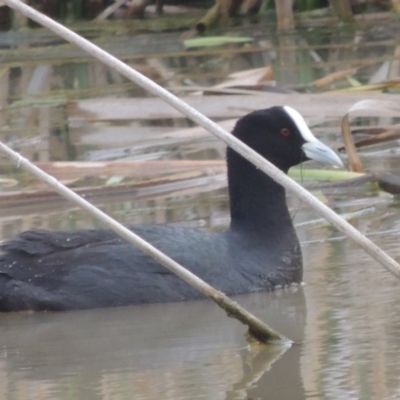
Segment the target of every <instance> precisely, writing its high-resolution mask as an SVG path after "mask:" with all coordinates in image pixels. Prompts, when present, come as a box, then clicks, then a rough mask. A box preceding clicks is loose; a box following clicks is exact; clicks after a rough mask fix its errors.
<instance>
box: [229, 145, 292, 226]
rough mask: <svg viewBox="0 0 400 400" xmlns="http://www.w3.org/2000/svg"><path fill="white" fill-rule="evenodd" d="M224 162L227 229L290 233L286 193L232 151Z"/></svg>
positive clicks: (290, 224) (290, 222)
mask: <svg viewBox="0 0 400 400" xmlns="http://www.w3.org/2000/svg"><path fill="white" fill-rule="evenodd" d="M227 162H228V183H229V197H230V213H231V226H230V228H231V229H235V228H239V229H243V228H245V227H247V228H250V229H257V230H260V229H263V230H265V229H266V230H271V233H273V230H275V229H278V230H281V229H282V228H283V229H286V228H289V229H293V224H292V220H291V216H290V214H289V210H288V208H287V204H286V193H285V189H284V188H283V187H282V186H281V185H280V184H278V183H277V182H275V181H274V180H273V179H272V178H270V177H269V176H268V175H266V174H265V173H264V172H262V171H260V170H258V169H257V168H256V167H255V166H254V165H253V164H251V163H250V162H249V161H247V160H245V159H244V158H243V157H242V156H239V155H238V154H237V153H234V152H233V151H230V150H228V153H227ZM282 169H283V170H284V172H287V171H286V170H285V169H284V168H282Z"/></svg>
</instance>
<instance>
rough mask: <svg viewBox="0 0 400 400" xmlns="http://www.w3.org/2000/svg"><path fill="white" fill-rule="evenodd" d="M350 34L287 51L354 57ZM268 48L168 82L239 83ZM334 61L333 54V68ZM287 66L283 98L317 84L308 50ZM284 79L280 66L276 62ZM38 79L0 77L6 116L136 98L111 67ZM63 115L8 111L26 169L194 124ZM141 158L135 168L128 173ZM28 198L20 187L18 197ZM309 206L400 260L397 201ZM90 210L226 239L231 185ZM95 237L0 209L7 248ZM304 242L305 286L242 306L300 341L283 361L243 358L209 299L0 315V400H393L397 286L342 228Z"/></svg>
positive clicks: (334, 136) (333, 134)
mask: <svg viewBox="0 0 400 400" xmlns="http://www.w3.org/2000/svg"><path fill="white" fill-rule="evenodd" d="M254 29H255V32H254V37H256V38H257V40H260V36H261V34H260V33H259V32H258V31H257V28H254ZM375 32H376V29H375V31H374V29H373V28H371V29H369V30H368V29H367V30H366V31H365V32H364V35H365V36H366V37H368V38H369V40H370V41H369V44H370V47H369V49H371V48H372V46H371V43H373V40H374V34H375ZM246 33H247V34H249V33H248V32H246ZM379 33H380V36H379V35H378V37H377V38H376V40H378V39H379V40H383V39H387V35H388V34H387V32H386V30H385V28H382V29H381V30H380V31H379ZM358 34H359V33H357V35H358ZM354 35H355V34H352V33H349V32H347V33H343V34H342V35H339V34H332V35H328V34H327V33H326V32H325V31H322V33H321V34H320V35H319V36H318V39H317V36H313V35H311V34H310V32H308V33H307V32H306V33H303V35H302V36H301V35H299V38H298V41H297V42H296V41H295V42H294V43H295V44H296V43H297V44H298V42H301V40H303V42H301V43H303V45H304V40H308V41H309V42H311V43H314V44H316V45H317V44H319V45H321V46H322V45H323V44H324V45H326V44H327V43H338V44H340V45H343V46H347V45H349V44H351V43H353V41H352V40H353V39H354ZM371 37H372V39H371ZM0 39H1V38H0ZM335 41H336V42H335ZM371 41H372V42H371ZM382 46H383V45H381V47H379V46H378V47H377V50H376V53H374V54H372V50H368V51H369V52H370V53H369V52H368V51H366V52H364V53H363V54H364V55H365V57H371V56H372V55H373V56H375V57H378V56H381V55H382V54H383V53H384V52H385V51H386V52H387V54H388V52H389V50H390V49H392V50H393V48H392V47H391V46H392V43H391V42H390V43H389V44H388V45H387V46H386V47H382ZM264 48H265V47H264ZM343 48H344V49H345V50H338V49H340V47H338V49H329V48H326V47H325V48H323V50H320V54H321V56H322V57H323V58H324V60H325V61H327V60H329V62H330V63H331V64H329V65H330V66H332V65H335V68H344V67H343V65H341V64H340V63H339V62H338V63H337V64H335V63H334V60H335V59H336V58H335V57H336V56H337V52H342V54H340V57H341V58H340V59H342V60H344V61H343V63H344V64H345V63H347V62H350V61H351V56H352V57H357V54H355V52H354V51H353V50H354V49H353V48H352V47H348V46H347V47H343ZM267 49H269V50H265V51H260V52H259V53H251V54H238V55H237V54H236V55H235V56H232V57H227V58H226V59H225V60H223V61H224V62H222V64H221V61H220V59H218V57H217V56H216V55H215V54H214V55H213V56H203V58H202V59H201V60H200V61H202V62H203V64H201V63H196V64H194V63H193V59H195V57H193V59H190V57H188V59H187V60H185V62H184V61H182V59H181V64H179V65H180V66H179V67H177V66H176V65H175V66H174V63H173V62H172V61H173V60H174V59H173V58H171V60H172V61H171V60H167V61H168V62H169V64H168V62H167V61H165V63H166V65H168V67H169V68H171V69H172V70H174V68H175V70H177V71H180V72H181V73H185V74H189V71H190V69H189V67H190V66H191V65H192V66H193V71H191V74H192V76H191V78H193V75H194V74H195V73H196V72H199V71H198V70H201V72H202V73H206V72H208V74H209V75H207V77H205V76H206V75H204V76H202V77H201V79H200V78H199V79H200V80H202V82H203V83H204V82H206V81H208V82H210V81H212V82H214V81H215V80H217V78H216V76H218V74H216V71H218V73H219V74H220V75H221V74H222V73H221V65H223V66H224V67H226V70H224V72H223V73H224V74H225V75H226V73H227V72H229V68H230V70H235V69H236V70H237V69H245V68H248V67H257V66H261V65H265V63H267V62H268V60H270V59H269V58H268V57H270V56H271V55H273V54H274V52H275V49H274V48H272V49H271V48H269V47H267ZM346 49H347V50H346ZM333 50H335V51H336V53H335V52H334V51H333ZM330 51H332V54H327V53H329V52H330ZM353 53H354V54H353ZM294 54H295V56H297V63H298V64H296V66H297V69H296V68H294V67H293V68H292V67H291V68H289V69H288V68H286V69H285V68H282V69H279V66H280V64H279V63H278V65H277V69H278V70H279V74H280V76H281V77H283V76H285V78H284V79H283V78H279V79H282V81H285V82H287V83H288V84H289V85H288V86H290V85H292V86H296V85H299V84H302V85H305V82H304V81H302V79H303V78H304V76H307V77H308V78H307V79H311V80H312V79H317V78H319V77H320V76H321V75H323V73H321V70H320V69H316V67H315V65H314V64H312V63H311V61H310V60H311V59H312V57H311V58H310V53H309V50H307V51H306V56H304V54H305V53H304V49H303V50H298V51H297V52H295V53H294ZM335 54H336V56H335ZM196 57H200V56H196ZM304 57H306V58H304ZM307 57H308V58H307ZM387 57H388V58H390V56H388V55H387ZM176 60H177V59H176V58H175V61H176ZM213 60H214V61H215V64H213V63H212V61H213ZM198 61H199V60H198ZM272 61H273V62H274V60H272ZM34 62H35V61H34ZM218 62H219V64H218ZM275 62H276V60H275ZM312 62H314V61H312ZM381 62H382V63H383V62H385V61H384V60H383V61H382V60H381ZM10 63H11V61H10ZM63 63H64V64H63ZM185 63H186V64H185ZM262 63H264V64H262ZM183 64H184V67H185V68H183V67H182V65H183ZM218 65H219V67H218ZM282 65H283V66H284V65H285V64H284V63H283V62H282ZM282 65H281V66H282ZM38 66H39V67H40V66H43V64H41V62H39V61H38V62H37V66H36V67H32V66H31V65H26V64H21V66H20V69H19V72H18V71H16V69H18V68H17V67H15V65H12V66H11V64H10V67H9V68H10V71H9V75H7V79H8V80H5V79H4V77H3V78H1V79H3V83H2V84H3V85H7V87H8V89H7V90H8V92H7V93H9V94H10V98H8V97H7V96H5V97H4V98H3V101H4V102H5V103H8V102H11V101H12V98H13V97H12V96H11V95H14V99H15V97H17V98H20V99H22V100H25V101H26V102H28V103H29V101H28V100H29V99H30V98H31V97H32V95H38V96H39V94H40V95H43V96H44V97H46V96H51V95H52V93H53V92H54V91H56V90H58V89H57V88H60V87H63V88H64V89H71V92H69V94H68V96H72V98H73V99H75V97H76V98H80V97H85V96H87V97H91V96H93V93H92V92H91V93H89V94H90V96H89V95H88V94H87V93H86V92H85V91H84V90H83V89H85V88H87V87H88V88H92V89H93V90H94V91H95V90H101V89H104V88H102V87H101V86H102V84H104V82H105V81H107V82H108V83H107V84H108V86H109V90H110V92H112V93H113V95H116V93H117V94H118V96H121V97H122V96H127V95H128V94H129V95H132V93H131V92H132V88H128V89H126V88H124V87H123V88H122V89H121V85H122V86H123V83H124V82H123V81H122V80H121V79H120V78H118V77H115V76H114V75H112V74H111V73H110V72H109V71H105V70H104V69H103V68H102V67H100V66H98V65H89V66H88V64H83V63H82V64H73V65H71V64H68V63H66V61H65V60H64V61H63V62H61V61H60V65H59V66H57V67H53V68H52V69H51V73H50V76H51V78H48V79H47V78H46V79H44V80H43V82H44V83H43V85H42V87H36V88H35V87H32V85H33V84H31V85H29V82H31V83H32V82H33V80H31V78H32V76H35V75H34V74H35V73H36V74H38V76H39V75H40V74H39V72H40V71H39V72H38V68H37V67H38ZM228 67H229V68H228ZM196 68H198V70H197V69H196ZM375 69H377V67H376V68H375ZM82 70H83V71H84V72H85V73H86V75H85V74H83V76H86V78H87V79H86V81H85V80H83V78H82ZM17 72H18V73H17ZM41 72H42V73H45V72H46V71H44V72H43V70H42V71H41ZM67 72H68V73H67ZM211 72H212V73H213V74H214V75H212V74H211ZM325 72H326V71H325ZM369 72H370V75H371V74H372V73H373V71H372V70H371V71H369ZM106 73H107V74H108V75H106ZM18 74H19V75H18ZM74 74H75V75H74ZM79 74H80V75H79ZM210 74H211V77H210ZM189 75H190V74H189ZM183 77H184V78H187V77H188V76H183ZM189 77H190V76H189ZM357 77H358V79H360V80H361V81H363V82H364V83H366V82H367V80H368V78H367V77H366V72H365V69H364V70H362V72H360V74H359V75H358V76H357ZM304 79H306V78H304ZM35 82H36V81H35ZM57 82H58V86H57V85H56V83H57ZM77 82H78V83H77ZM82 82H83V83H82ZM90 82H91V83H90ZM93 82H94V83H93ZM172 83H173V84H176V82H172ZM68 84H69V85H70V87H68ZM24 85H25V86H24ZM63 85H64V86H63ZM74 85H75V86H74ZM85 85H86V86H85ZM39 86H40V85H39ZM73 88H75V89H76V92H74V91H73V90H72V89H73ZM303 88H304V87H303ZM113 91H114V92H113ZM32 93H33V94H32ZM85 93H86V94H85ZM135 94H137V93H135ZM100 95H104V92H102V93H101V94H100ZM74 96H75V97H74ZM49 110H50V112H49ZM60 110H61V111H62V110H64V111H65V109H64V108H63V106H59V105H58V106H57V107H53V108H51V109H48V107H47V106H46V107H42V108H39V109H38V108H37V107H31V106H30V105H25V107H22V110H21V109H17V110H15V109H12V110H8V111H7V112H4V113H3V115H2V118H3V120H4V121H5V123H6V124H5V125H4V126H5V127H4V129H3V132H2V133H1V134H2V139H3V140H7V141H9V142H10V143H12V144H14V147H15V148H19V149H20V150H21V151H23V152H24V154H26V155H28V156H32V159H36V160H42V161H46V160H64V159H71V158H77V159H78V160H83V159H87V158H91V157H92V158H93V157H97V156H101V157H104V155H105V157H106V158H107V156H108V155H110V154H121V151H122V152H123V146H131V145H133V143H136V144H137V142H138V141H137V140H136V142H135V139H134V138H132V137H131V136H130V134H129V129H133V130H134V131H135V132H136V133H137V132H138V126H139V127H141V128H143V127H145V128H146V129H147V131H146V132H148V131H149V129H148V128H149V126H150V127H151V125H154V126H155V128H154V130H155V131H157V133H160V132H161V133H163V132H165V131H167V129H168V130H169V131H170V130H171V128H174V129H175V128H180V127H182V126H183V127H186V126H188V125H189V124H188V123H187V122H186V121H183V120H180V119H177V120H169V121H163V123H162V124H161V123H159V122H157V121H145V122H143V121H142V122H140V123H137V122H134V124H136V125H134V126H133V127H132V126H131V125H130V124H132V121H128V122H127V121H123V122H121V121H120V122H119V123H115V121H114V122H110V121H91V120H90V118H89V119H88V120H87V121H86V122H85V124H84V126H79V127H77V126H75V125H73V124H72V122H71V121H70V120H65V115H64V114H63V112H61V111H60ZM318 117H319V115H318V105H315V118H316V119H317V118H318ZM63 118H64V119H63ZM395 122H396V121H395V120H387V119H386V120H373V121H372V122H371V121H366V120H363V121H360V124H361V123H362V124H370V123H372V124H376V125H380V126H386V125H389V124H392V123H395ZM63 124H64V125H65V124H67V125H68V129H67V130H65V131H63V130H62V129H60V126H63ZM166 124H167V126H166ZM338 125H339V121H335V122H334V123H331V124H325V125H324V124H322V125H320V126H319V130H318V132H319V133H320V134H321V137H322V139H323V140H325V141H327V142H329V143H339V142H340V138H339V135H338V132H339V131H338ZM134 128H135V129H134ZM143 129H144V128H143ZM107 130H108V131H111V132H115V135H114V136H113V137H112V138H110V137H109V136H107V135H105V132H106V131H107ZM139 131H140V129H139ZM127 132H128V133H127ZM140 132H142V131H140ZM67 133H68V134H67ZM142 134H143V135H144V133H143V132H142ZM44 138H47V139H46V140H45V139H44ZM147 138H148V136H147V137H146V139H147ZM140 140H141V141H142V142H141V143H142V144H143V143H145V144H146V146H143V147H142V148H141V151H139V152H138V153H137V156H139V155H140V156H141V157H144V156H147V157H149V158H150V159H157V158H163V159H165V158H167V159H168V158H170V159H174V158H188V159H190V158H221V149H220V147H219V145H217V144H216V142H215V141H213V140H209V141H204V140H202V141H198V142H182V143H179V145H177V144H176V143H175V144H174V145H173V146H170V147H168V145H167V146H166V147H163V152H160V148H156V146H154V145H153V146H149V145H148V142H146V141H145V140H144V139H143V137H141V138H139V141H140ZM121 149H122V150H121ZM398 149H399V143H398V142H396V141H393V142H391V143H389V144H387V145H384V146H381V147H375V148H372V149H369V150H366V151H364V153H363V154H364V155H363V161H364V162H365V163H366V167H367V168H373V169H375V170H386V171H391V172H392V173H398V171H399V169H400V161H399V157H398V152H396V151H398ZM104 150H106V152H105V153H104ZM107 151H109V153H107ZM96 152H97V153H96ZM135 157H136V156H135V155H133V156H131V157H130V159H132V158H135ZM110 158H111V159H112V158H113V157H110ZM114 158H115V157H114ZM116 158H119V157H116ZM4 164H5V163H4ZM314 166H316V164H314ZM23 182H24V181H23ZM29 184H30V182H25V185H26V186H25V187H28V186H29ZM21 187H22V188H24V186H23V184H21V183H20V184H19V186H17V188H21ZM315 193H316V195H317V196H318V197H320V198H323V199H324V200H325V201H326V202H327V203H328V204H329V205H330V206H331V207H333V208H334V209H335V210H336V211H338V212H339V213H348V212H354V211H360V210H364V211H365V212H364V213H363V214H362V215H361V216H357V217H353V218H352V219H351V223H353V224H354V225H355V226H356V227H357V228H358V229H360V230H361V231H362V232H363V233H366V234H369V235H371V238H372V239H373V240H374V241H375V242H376V243H377V244H378V245H379V246H381V247H382V248H383V249H384V250H385V251H387V252H388V253H389V254H390V255H391V256H393V257H394V258H396V259H397V260H398V261H400V246H399V236H400V203H399V200H398V199H396V198H395V197H393V196H390V195H387V194H383V193H381V192H378V191H377V190H376V188H375V189H371V188H370V187H367V186H363V187H357V188H346V189H329V190H323V191H316V192H315ZM289 202H290V207H291V210H292V215H293V217H294V221H295V223H303V222H305V221H312V220H315V219H317V218H318V216H317V215H315V214H314V213H313V212H312V211H310V210H309V209H307V208H304V207H303V206H302V205H301V204H299V202H298V201H296V200H295V199H293V198H292V197H290V199H289ZM97 204H98V205H100V206H101V207H102V209H104V210H106V211H107V212H109V213H110V214H111V215H113V216H114V217H116V218H117V219H119V220H121V221H124V222H126V223H128V224H129V223H142V222H154V221H157V222H161V223H164V222H174V223H175V222H176V223H178V222H179V223H185V224H188V225H191V226H197V227H199V228H201V229H213V230H220V229H223V228H224V227H226V226H227V224H228V211H227V210H228V205H227V196H226V189H225V188H224V183H223V182H222V183H219V184H218V185H217V187H216V186H215V185H214V186H213V185H203V186H201V187H197V188H195V189H193V188H192V189H191V190H185V189H181V190H177V191H174V192H173V193H168V194H162V195H157V196H150V195H148V196H147V197H146V196H145V197H143V198H141V199H137V198H135V193H132V194H131V195H129V194H128V195H125V196H124V197H121V198H112V199H107V198H104V199H100V200H98V201H97ZM88 226H99V225H98V223H96V222H95V221H93V220H92V219H91V218H90V217H87V216H86V214H85V213H84V212H83V211H80V210H77V209H76V208H74V207H72V206H68V207H67V206H65V205H60V204H57V203H56V202H55V203H54V202H52V203H49V204H47V203H46V200H43V203H42V204H40V202H39V203H37V202H36V203H35V204H34V205H32V206H26V205H25V206H21V207H15V205H13V204H8V205H7V206H4V207H3V208H2V210H0V239H1V240H4V239H8V238H10V237H12V236H13V235H14V234H17V233H18V232H20V231H23V230H25V229H28V228H30V227H47V228H51V229H77V228H79V227H88ZM297 231H298V235H299V237H300V240H301V242H302V245H303V255H304V268H305V276H304V281H305V283H306V284H305V285H304V286H301V287H297V288H290V289H284V290H278V291H275V292H272V293H256V294H251V295H245V296H239V297H238V298H237V301H238V302H240V304H242V305H243V306H245V307H247V308H248V309H249V310H250V311H251V312H253V313H255V314H256V315H257V316H258V317H260V318H261V319H263V320H264V321H266V322H267V323H268V324H269V325H271V326H272V327H274V328H275V329H277V330H279V331H280V332H282V333H283V334H284V335H286V336H288V337H289V338H291V339H292V340H294V341H295V342H296V344H295V345H294V346H292V347H291V348H290V349H289V350H287V351H285V350H284V349H281V348H277V347H273V348H266V347H263V346H258V345H255V344H250V343H249V342H248V341H247V340H246V335H245V333H246V332H245V328H244V327H243V326H242V325H241V324H240V323H238V322H237V321H235V320H232V319H230V318H227V317H226V316H225V315H224V313H223V312H222V311H221V310H220V309H219V308H218V307H216V306H215V305H214V304H213V303H211V302H209V301H206V300H205V301H198V302H189V303H179V304H158V305H145V306H135V307H127V308H119V309H106V310H89V311H79V312H67V313H35V314H30V313H9V314H3V315H0V398H2V399H3V398H4V399H12V400H14V399H15V400H26V399H35V400H36V399H44V400H47V399H88V400H91V399H99V400H100V399H101V400H108V399H112V400H119V399H146V400H147V399H148V400H151V399H174V400H179V399H254V400H255V399H285V400H286V399H294V400H295V399H307V398H310V399H311V398H312V399H396V398H398V397H399V396H400V382H399V380H398V376H399V374H400V361H399V360H400V337H399V335H398V332H399V330H400V310H399V305H398V293H399V290H400V283H399V282H398V280H396V278H394V277H393V276H392V275H391V274H390V273H388V272H387V271H385V270H384V269H383V268H382V267H380V266H379V265H377V263H376V262H375V261H373V260H372V259H371V258H370V257H369V256H368V255H367V254H365V253H364V252H363V251H362V250H360V249H359V248H358V247H357V246H356V245H355V244H353V243H352V242H351V241H349V240H347V239H344V238H343V237H342V235H341V234H340V233H338V232H337V231H336V230H335V229H333V228H331V227H329V226H326V225H325V224H322V225H321V224H314V225H309V226H304V225H302V226H300V227H299V228H298V229H297Z"/></svg>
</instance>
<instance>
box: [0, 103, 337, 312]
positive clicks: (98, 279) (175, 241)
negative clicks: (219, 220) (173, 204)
mask: <svg viewBox="0 0 400 400" xmlns="http://www.w3.org/2000/svg"><path fill="white" fill-rule="evenodd" d="M233 134H234V135H235V136H236V137H238V138H239V139H241V140H242V141H243V142H245V143H246V144H247V145H249V146H250V147H252V148H253V149H255V150H256V151H257V152H258V153H260V154H261V155H262V156H264V157H265V158H266V159H268V160H269V161H271V162H272V163H273V164H275V165H276V166H277V167H278V168H280V169H281V170H282V171H284V172H287V171H288V169H289V168H290V167H292V166H294V165H297V164H299V163H301V162H302V161H305V160H308V159H311V158H313V159H317V160H320V161H323V162H327V163H330V164H333V165H340V164H341V162H340V159H339V158H338V157H337V156H336V154H335V153H334V152H332V150H330V149H329V148H328V147H327V146H325V145H323V144H322V143H321V142H319V141H318V140H317V139H315V137H314V136H313V135H312V134H311V132H310V130H309V129H308V128H307V125H306V124H305V122H304V119H303V118H302V117H301V116H300V114H298V113H297V111H295V110H293V109H292V108H290V107H272V108H269V109H265V110H260V111H255V112H252V113H250V114H248V115H246V116H245V117H243V118H241V119H240V120H239V121H238V122H237V124H236V126H235V128H234V130H233ZM227 164H228V184H229V196H230V209H231V224H230V227H229V228H228V229H227V230H226V231H225V232H223V233H207V232H202V231H199V230H195V229H187V228H183V227H178V226H176V225H174V226H170V225H142V226H134V227H131V229H132V230H133V231H134V232H136V233H138V234H139V235H140V236H142V237H143V238H144V239H146V240H147V241H149V242H150V243H152V244H153V245H154V246H155V247H157V248H158V249H160V250H161V251H163V252H165V253H166V254H167V255H168V256H170V257H172V258H173V259H175V260H176V261H178V262H179V263H180V264H182V265H183V266H185V267H186V268H188V269H189V270H190V271H192V272H193V273H195V274H196V275H198V276H199V277H200V278H202V279H204V280H205V281H206V282H208V283H210V284H211V285H213V286H214V287H216V288H217V289H219V290H222V291H223V292H225V293H226V294H229V295H234V294H239V293H245V292H251V291H258V290H271V289H274V288H275V287H276V286H281V285H289V284H292V283H300V282H301V280H302V258H301V250H300V245H299V242H298V239H297V236H296V233H295V231H294V228H293V224H292V220H291V217H290V215H289V212H288V208H287V205H286V200H285V190H284V189H283V187H282V186H280V185H279V184H277V183H276V182H274V181H273V180H272V179H271V178H269V177H268V176H266V175H265V174H264V173H262V172H261V171H259V170H257V169H256V168H255V167H254V166H253V165H252V164H250V163H249V162H248V161H247V160H245V159H244V158H243V157H242V156H240V155H239V154H237V153H236V152H235V151H233V150H231V149H229V148H228V150H227ZM1 249H2V254H1V255H0V311H17V310H71V309H85V308H99V307H115V306H124V305H129V304H141V303H156V302H170V301H182V300H191V299H197V298H201V297H202V295H201V294H200V293H198V292H197V291H196V290H194V289H192V288H191V287H190V286H189V285H188V284H187V283H185V282H184V281H182V280H181V279H180V278H178V277H177V276H175V275H174V274H172V273H171V272H169V271H168V270H166V269H165V268H164V267H162V266H160V265H159V264H158V263H157V262H155V261H153V260H152V259H151V258H150V257H148V256H147V255H145V254H143V253H142V252H141V251H140V250H138V249H136V248H135V247H134V246H132V245H130V244H127V243H126V242H125V241H124V240H123V239H120V238H119V237H118V236H117V235H116V234H114V233H113V232H111V231H109V230H80V231H75V232H57V231H45V230H32V231H27V232H24V233H22V234H20V235H19V236H17V237H16V238H15V239H14V240H12V241H10V242H7V243H4V244H3V245H2V247H1Z"/></svg>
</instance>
